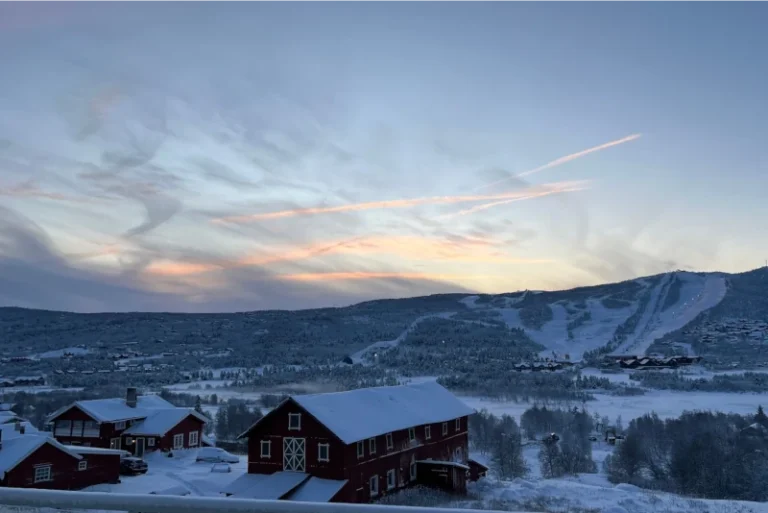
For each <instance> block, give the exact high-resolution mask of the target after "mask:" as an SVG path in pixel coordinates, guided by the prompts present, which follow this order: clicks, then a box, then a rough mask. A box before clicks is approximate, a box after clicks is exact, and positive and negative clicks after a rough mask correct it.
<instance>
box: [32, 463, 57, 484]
mask: <svg viewBox="0 0 768 513" xmlns="http://www.w3.org/2000/svg"><path fill="white" fill-rule="evenodd" d="M41 471H44V472H41ZM48 481H53V465H40V466H39V467H35V483H47V482H48Z"/></svg>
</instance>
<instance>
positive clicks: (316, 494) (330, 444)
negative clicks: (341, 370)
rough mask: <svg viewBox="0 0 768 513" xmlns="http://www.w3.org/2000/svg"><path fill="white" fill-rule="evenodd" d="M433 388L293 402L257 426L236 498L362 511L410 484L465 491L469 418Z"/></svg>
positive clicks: (437, 387)
mask: <svg viewBox="0 0 768 513" xmlns="http://www.w3.org/2000/svg"><path fill="white" fill-rule="evenodd" d="M473 413H474V410H472V409H471V408H469V407H468V406H466V405H465V404H464V403H462V402H461V401H459V400H458V399H457V398H456V397H455V396H454V395H453V394H451V393H450V392H449V391H448V390H446V389H445V388H443V387H442V386H440V385H438V384H437V383H423V384H418V385H404V386H394V387H378V388H365V389H360V390H353V391H349V392H339V393H331V394H316V395H297V396H292V397H289V398H288V399H286V400H285V401H283V402H282V403H281V404H280V405H279V406H277V407H276V408H275V409H274V410H272V411H271V412H270V413H268V414H267V415H266V416H264V417H263V418H262V419H260V420H259V421H258V422H256V423H255V424H254V425H253V426H252V427H251V428H250V429H248V431H247V432H245V433H243V434H242V435H241V438H243V437H247V438H248V474H247V475H245V476H243V477H241V478H240V479H238V480H236V481H235V482H234V483H232V485H231V486H230V487H229V488H228V489H227V490H225V493H227V494H228V495H233V496H235V497H251V498H264V499H288V500H311V501H334V502H370V501H372V500H375V499H377V498H379V497H381V496H383V495H385V494H388V493H392V492H394V491H396V490H398V489H401V488H404V487H407V486H411V485H414V484H424V485H429V486H436V487H440V488H443V489H445V490H449V491H454V492H459V493H461V492H464V491H465V490H466V480H467V478H468V471H469V466H468V462H467V456H468V434H467V429H468V426H467V418H468V416H469V415H471V414H473Z"/></svg>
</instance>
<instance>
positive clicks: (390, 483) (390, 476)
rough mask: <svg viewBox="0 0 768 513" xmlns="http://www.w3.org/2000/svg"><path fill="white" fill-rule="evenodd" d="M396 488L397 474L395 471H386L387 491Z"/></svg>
mask: <svg viewBox="0 0 768 513" xmlns="http://www.w3.org/2000/svg"><path fill="white" fill-rule="evenodd" d="M396 486H397V474H395V469H392V470H387V490H392V489H393V488H395V487H396Z"/></svg>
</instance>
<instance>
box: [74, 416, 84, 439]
mask: <svg viewBox="0 0 768 513" xmlns="http://www.w3.org/2000/svg"><path fill="white" fill-rule="evenodd" d="M72 436H77V437H80V436H83V421H82V420H75V421H72Z"/></svg>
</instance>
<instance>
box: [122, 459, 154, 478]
mask: <svg viewBox="0 0 768 513" xmlns="http://www.w3.org/2000/svg"><path fill="white" fill-rule="evenodd" d="M147 470H149V466H148V465H147V462H146V461H144V460H142V459H141V458H134V457H130V458H123V459H122V460H120V474H121V475H124V476H137V475H139V474H146V473H147Z"/></svg>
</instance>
